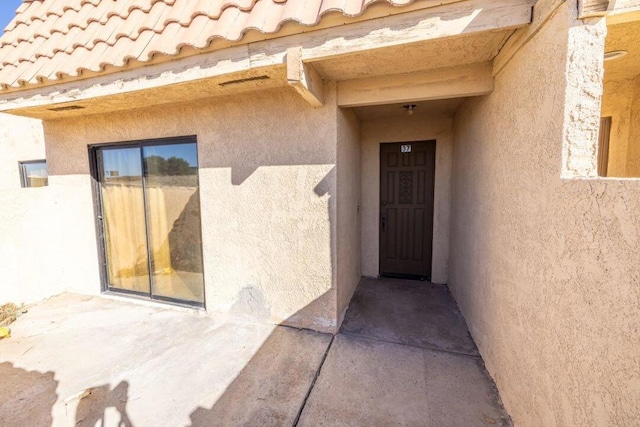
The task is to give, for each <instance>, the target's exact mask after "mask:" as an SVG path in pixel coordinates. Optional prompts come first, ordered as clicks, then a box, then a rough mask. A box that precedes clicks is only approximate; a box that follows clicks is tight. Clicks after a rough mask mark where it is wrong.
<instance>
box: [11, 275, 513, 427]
mask: <svg viewBox="0 0 640 427" xmlns="http://www.w3.org/2000/svg"><path fill="white" fill-rule="evenodd" d="M12 331H13V334H12V337H11V338H10V339H7V340H3V341H0V384H1V385H2V387H0V426H6V427H12V426H27V425H28V426H49V425H54V426H76V425H78V426H94V425H104V426H136V427H140V426H227V425H252V426H253V425H255V426H258V425H259V426H265V425H266V426H269V425H271V426H293V425H300V426H322V425H325V426H340V425H344V426H347V425H349V426H358V425H362V426H387V425H411V426H475V425H478V426H482V425H508V422H509V421H508V417H507V415H506V414H505V412H504V410H503V409H502V407H501V405H500V403H499V398H498V395H497V393H496V391H495V388H494V387H493V385H492V382H491V380H490V379H489V378H488V377H487V375H486V373H485V371H484V367H483V363H482V360H481V359H480V358H479V357H478V355H477V351H476V349H475V346H474V345H473V341H472V340H471V339H470V338H469V335H468V333H467V330H466V327H465V325H464V321H463V320H462V318H461V317H460V315H459V314H458V313H457V310H456V306H455V303H453V300H452V299H451V297H450V295H449V293H448V291H447V289H446V287H443V286H435V285H431V284H428V283H421V282H408V281H398V280H369V279H363V281H362V283H361V284H360V286H359V288H358V290H357V292H356V295H355V296H354V298H353V301H352V304H351V306H350V308H349V311H348V313H347V318H346V320H345V322H344V325H343V328H342V331H341V332H340V333H339V334H338V335H336V336H335V337H333V336H331V335H326V334H320V333H316V332H311V331H305V330H297V329H292V328H287V327H273V326H269V325H263V324H255V323H248V322H241V321H238V320H229V319H227V318H216V317H208V316H203V315H198V314H197V313H193V312H191V311H188V312H184V311H180V310H176V309H168V308H162V307H158V306H152V305H141V304H139V303H134V302H128V301H114V300H110V299H105V298H95V297H82V296H78V295H71V294H64V295H61V296H57V297H54V298H51V299H49V300H47V301H45V302H43V303H40V304H37V305H35V306H33V307H31V308H30V310H29V312H28V313H27V314H25V315H23V316H22V317H21V318H19V319H18V321H17V322H15V323H14V324H13V325H12Z"/></svg>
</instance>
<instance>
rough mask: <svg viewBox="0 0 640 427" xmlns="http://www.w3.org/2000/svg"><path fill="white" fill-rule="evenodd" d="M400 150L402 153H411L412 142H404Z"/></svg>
mask: <svg viewBox="0 0 640 427" xmlns="http://www.w3.org/2000/svg"><path fill="white" fill-rule="evenodd" d="M400 151H401V152H402V153H410V152H411V144H404V145H402V146H401V147H400Z"/></svg>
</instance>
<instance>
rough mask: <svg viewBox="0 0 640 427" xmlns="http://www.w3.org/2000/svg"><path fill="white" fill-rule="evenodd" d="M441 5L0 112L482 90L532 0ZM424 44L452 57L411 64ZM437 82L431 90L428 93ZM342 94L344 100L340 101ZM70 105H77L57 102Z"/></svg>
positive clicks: (199, 59) (88, 82)
mask: <svg viewBox="0 0 640 427" xmlns="http://www.w3.org/2000/svg"><path fill="white" fill-rule="evenodd" d="M440 3H445V4H441V5H440V6H437V7H433V8H429V9H422V10H413V11H409V12H405V13H398V14H395V15H390V16H380V17H376V18H374V19H366V20H365V19H363V18H361V19H359V20H357V21H356V22H353V23H349V24H348V25H344V26H342V27H340V28H339V29H337V28H324V29H316V30H315V31H309V32H306V33H299V34H291V35H286V36H282V37H278V38H274V39H269V40H258V41H252V42H250V43H245V44H240V45H233V46H229V47H226V48H224V49H221V50H215V51H212V52H207V53H201V54H198V55H192V56H187V57H180V58H175V59H174V60H171V61H167V62H161V63H157V64H152V65H148V66H145V67H131V68H125V69H122V70H121V71H119V72H117V73H111V74H105V75H98V76H94V77H90V78H84V79H76V80H71V81H61V82H59V83H57V84H55V85H51V86H43V87H36V88H33V89H26V90H21V91H18V92H9V93H4V94H0V111H4V112H8V113H12V114H17V115H23V116H28V117H35V118H40V119H46V120H48V119H58V118H64V117H69V116H77V115H86V114H100V113H105V112H109V111H119V110H128V109H133V108H141V107H145V106H150V105H158V104H163V103H179V102H185V101H190V100H193V99H195V98H209V97H215V96H223V95H230V94H235V93H239V92H246V91H251V90H259V89H267V88H273V87H283V86H291V87H293V88H294V89H296V90H297V91H298V93H300V94H301V95H302V96H303V97H304V98H305V99H306V100H307V101H309V103H310V104H311V105H313V106H319V105H322V103H323V93H322V86H323V84H322V83H323V82H322V81H323V80H325V81H328V80H331V81H338V82H344V83H339V84H338V90H339V103H340V102H343V105H344V106H356V105H374V104H380V103H386V102H394V99H396V100H397V99H399V97H401V96H404V95H402V94H401V93H397V94H394V93H392V92H393V91H392V90H386V91H385V92H384V93H381V94H380V98H379V99H375V96H377V95H371V93H369V94H368V95H367V97H366V99H364V100H361V101H357V100H356V101H353V99H354V98H353V97H354V96H356V93H357V92H358V93H359V94H360V95H358V96H361V95H362V94H363V93H364V92H363V88H364V91H365V92H366V91H367V89H366V88H367V87H371V85H377V86H380V87H381V86H385V83H384V82H383V81H382V80H385V81H387V82H396V83H397V84H400V85H401V86H402V91H404V92H405V93H411V91H412V88H414V89H416V90H417V91H414V92H413V93H414V94H415V95H416V96H418V97H419V99H421V100H427V99H442V98H447V97H457V96H472V95H477V94H482V93H488V92H490V91H491V89H492V87H493V86H492V85H493V80H492V72H491V70H492V69H491V67H492V61H493V58H494V57H495V56H496V55H498V53H499V52H500V50H501V49H502V48H503V46H505V44H506V43H507V42H508V40H509V37H510V36H511V35H512V34H513V31H515V30H516V29H518V28H522V27H526V26H528V25H529V24H530V23H531V22H532V5H533V3H535V1H533V0H463V1H453V2H452V1H441V2H440ZM376 13H380V10H379V9H377V12H376ZM284 31H285V32H286V29H284ZM482 40H491V43H492V44H491V48H490V49H489V48H487V49H488V55H489V57H487V58H478V61H477V62H478V63H475V64H471V63H469V62H468V61H467V62H465V60H464V57H466V56H468V55H458V57H456V51H455V49H459V47H456V48H455V49H454V50H450V51H447V49H450V48H451V47H452V46H454V47H455V46H462V45H464V44H465V43H467V42H468V43H470V44H469V46H474V45H475V44H476V43H481V42H482ZM456 43H457V44H456ZM399 49H401V50H403V53H406V54H404V55H402V57H399V58H394V59H393V63H389V62H390V61H385V57H388V56H389V55H390V54H392V53H393V52H395V51H398V50H399ZM430 49H436V50H435V51H436V52H445V53H446V54H450V56H451V58H452V59H451V61H450V62H448V63H447V62H446V61H445V62H442V63H438V64H439V65H440V66H439V67H435V68H434V67H433V66H430V64H421V63H420V61H416V55H417V56H419V55H421V54H425V52H428V51H429V50H430ZM438 49H440V50H438ZM447 52H448V53H447ZM352 59H353V60H352ZM427 62H428V61H427ZM435 62H437V61H435ZM421 66H422V68H421ZM443 69H444V71H443ZM408 73H410V78H407V77H408ZM360 76H363V77H361V78H358V77H360ZM452 76H455V77H452ZM381 79H382V80H381ZM452 79H453V80H454V81H452ZM352 80H353V81H352ZM356 80H357V82H356ZM348 81H352V82H348ZM436 86H437V88H438V91H439V92H438V91H434V90H435V89H434V88H435V87H436ZM385 87H387V88H389V87H393V85H391V86H390V85H389V84H387V85H386V86H385ZM430 94H432V95H430ZM350 96H351V98H350V99H351V100H350V101H348V102H346V101H340V99H342V100H345V99H349V97H350ZM430 96H431V97H430ZM404 97H405V98H406V96H404ZM403 99H404V98H403ZM69 106H74V107H80V108H75V109H64V107H69ZM60 107H63V110H59V108H60ZM52 109H57V110H58V111H52Z"/></svg>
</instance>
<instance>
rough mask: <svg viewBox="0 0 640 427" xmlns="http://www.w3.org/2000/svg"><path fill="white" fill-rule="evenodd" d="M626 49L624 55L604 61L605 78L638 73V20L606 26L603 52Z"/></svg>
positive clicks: (639, 37) (639, 26) (639, 56)
mask: <svg viewBox="0 0 640 427" xmlns="http://www.w3.org/2000/svg"><path fill="white" fill-rule="evenodd" d="M616 50H626V51H627V52H628V53H627V55H626V56H624V57H622V58H619V59H615V60H611V61H606V62H605V63H604V69H605V79H606V80H619V79H632V78H635V77H636V76H638V75H639V74H640V21H634V22H627V23H623V24H616V25H610V26H608V33H607V40H606V43H605V52H612V51H616Z"/></svg>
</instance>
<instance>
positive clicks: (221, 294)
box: [45, 84, 354, 331]
mask: <svg viewBox="0 0 640 427" xmlns="http://www.w3.org/2000/svg"><path fill="white" fill-rule="evenodd" d="M326 86H327V87H326V92H327V93H326V99H327V102H326V105H325V106H324V107H322V108H318V109H313V108H311V107H310V106H309V105H308V104H306V103H305V101H304V100H303V99H302V98H301V97H300V96H299V95H297V94H296V93H295V92H294V91H293V90H292V89H289V88H287V89H275V90H269V91H262V92H254V93H251V94H245V95H238V96H233V97H227V98H216V99H209V100H202V101H197V102H193V103H188V104H180V105H172V106H160V107H157V108H148V109H143V110H135V111H127V112H122V113H114V114H106V115H99V116H87V117H80V118H73V119H64V120H54V121H47V122H45V137H46V143H47V156H48V160H49V171H50V175H51V176H52V178H55V180H56V181H57V183H58V185H72V184H73V185H77V188H76V191H75V192H74V194H73V196H70V197H73V198H74V199H78V200H82V201H87V202H88V203H84V202H83V204H82V206H80V207H78V206H76V207H72V209H74V211H73V212H71V208H70V209H69V210H68V211H69V212H68V213H69V215H71V216H72V217H73V218H74V221H76V222H77V223H78V224H81V225H82V226H83V227H85V228H88V227H91V232H87V233H86V234H84V235H82V236H72V239H71V240H72V241H71V242H69V244H68V246H73V247H78V248H80V249H81V250H82V251H83V253H79V251H78V250H76V251H72V252H71V253H70V254H69V256H68V259H67V262H68V263H69V264H85V263H86V264H88V265H91V266H94V267H95V268H93V271H92V274H90V275H87V276H86V277H85V279H84V281H83V282H82V284H80V283H77V282H76V283H77V286H76V287H73V289H71V290H75V291H80V292H85V293H98V292H99V291H100V283H99V280H100V279H99V273H98V268H97V249H96V241H95V240H96V239H95V232H94V231H93V224H94V212H93V209H92V205H91V194H92V193H91V188H90V181H91V180H90V176H89V157H88V154H87V146H88V145H89V144H96V143H110V142H119V141H128V140H142V139H150V138H163V137H172V136H183V135H193V134H195V135H196V136H197V143H198V161H199V183H200V197H201V215H202V235H203V252H204V275H205V296H206V305H207V310H208V311H211V312H227V313H233V314H236V315H238V316H249V317H251V318H253V319H262V320H266V321H271V322H276V323H288V324H292V325H295V326H300V327H308V328H312V329H316V330H326V331H333V330H335V329H336V327H337V311H338V308H337V297H336V289H337V284H336V283H335V282H336V280H337V275H335V274H334V268H333V267H334V265H335V264H336V256H337V254H336V251H337V250H339V249H337V248H338V246H337V244H336V242H335V241H333V239H335V236H336V230H337V227H338V222H339V221H338V220H337V218H336V208H335V198H336V197H339V195H338V194H337V193H336V179H337V178H336V150H337V144H336V141H337V125H336V123H337V120H336V115H337V111H336V110H337V108H336V106H335V85H332V84H327V85H326ZM347 139H348V138H347ZM345 141H346V140H345ZM347 163H348V162H347ZM347 166H349V165H348V164H347ZM338 173H339V172H338ZM345 191H346V192H347V193H346V194H347V196H348V195H349V192H350V191H351V190H348V189H345ZM67 202H68V200H67V199H61V200H60V203H61V204H65V203H67ZM349 215H352V212H351V211H350V210H349V212H348V213H347V214H346V216H345V218H346V217H347V216H349ZM352 220H353V219H345V222H346V223H347V224H349V225H350V221H352ZM347 252H348V251H347ZM349 268H350V271H348V272H345V273H344V274H345V276H352V275H353V274H354V271H351V270H353V268H352V267H349ZM349 286H352V285H351V284H349Z"/></svg>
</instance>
